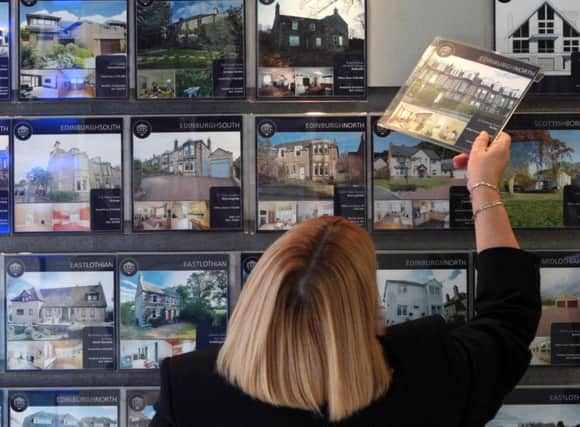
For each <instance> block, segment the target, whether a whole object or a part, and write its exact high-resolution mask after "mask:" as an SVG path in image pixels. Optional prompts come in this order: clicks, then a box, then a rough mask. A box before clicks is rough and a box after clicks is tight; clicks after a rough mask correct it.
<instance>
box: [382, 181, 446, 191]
mask: <svg viewBox="0 0 580 427" xmlns="http://www.w3.org/2000/svg"><path fill="white" fill-rule="evenodd" d="M450 182H451V178H429V179H426V178H409V179H404V178H397V179H375V186H377V187H382V188H386V189H387V190H390V189H391V188H393V187H394V188H397V187H399V186H401V185H404V186H406V185H413V186H415V187H416V188H417V190H420V189H430V188H437V187H442V186H444V185H449V183H450Z"/></svg>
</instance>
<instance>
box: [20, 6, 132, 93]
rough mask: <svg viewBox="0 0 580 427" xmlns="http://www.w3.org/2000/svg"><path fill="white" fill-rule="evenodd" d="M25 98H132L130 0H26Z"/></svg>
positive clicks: (22, 30)
mask: <svg viewBox="0 0 580 427" xmlns="http://www.w3.org/2000/svg"><path fill="white" fill-rule="evenodd" d="M19 11H20V12H19V21H18V22H19V25H20V45H19V46H20V55H19V56H20V59H19V62H20V100H22V101H29V100H42V99H86V98H127V97H128V89H129V78H128V77H129V76H128V61H127V0H21V1H20V5H19Z"/></svg>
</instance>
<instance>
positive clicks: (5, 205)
mask: <svg viewBox="0 0 580 427" xmlns="http://www.w3.org/2000/svg"><path fill="white" fill-rule="evenodd" d="M10 125H11V123H10V120H6V119H0V234H9V233H10V225H11V221H10V211H11V208H12V205H11V203H10Z"/></svg>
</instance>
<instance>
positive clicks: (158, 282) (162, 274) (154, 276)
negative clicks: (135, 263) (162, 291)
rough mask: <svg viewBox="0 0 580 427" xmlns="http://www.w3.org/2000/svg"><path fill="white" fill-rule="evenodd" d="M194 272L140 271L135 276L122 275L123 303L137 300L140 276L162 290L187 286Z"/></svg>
mask: <svg viewBox="0 0 580 427" xmlns="http://www.w3.org/2000/svg"><path fill="white" fill-rule="evenodd" d="M191 273H192V271H190V270H186V271H139V272H138V273H137V274H135V275H134V276H130V277H128V276H125V275H123V274H121V278H120V281H121V295H120V297H121V302H129V301H134V300H135V293H136V292H137V283H139V275H140V274H142V275H143V280H145V282H148V283H150V284H152V285H154V286H158V287H160V288H169V287H177V286H178V285H186V284H187V278H188V277H189V276H190V275H191Z"/></svg>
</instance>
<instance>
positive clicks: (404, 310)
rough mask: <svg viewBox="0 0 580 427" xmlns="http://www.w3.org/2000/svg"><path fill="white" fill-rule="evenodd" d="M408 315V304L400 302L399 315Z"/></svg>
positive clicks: (398, 306)
mask: <svg viewBox="0 0 580 427" xmlns="http://www.w3.org/2000/svg"><path fill="white" fill-rule="evenodd" d="M406 315H407V306H406V305H402V304H398V305H397V316H406Z"/></svg>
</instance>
